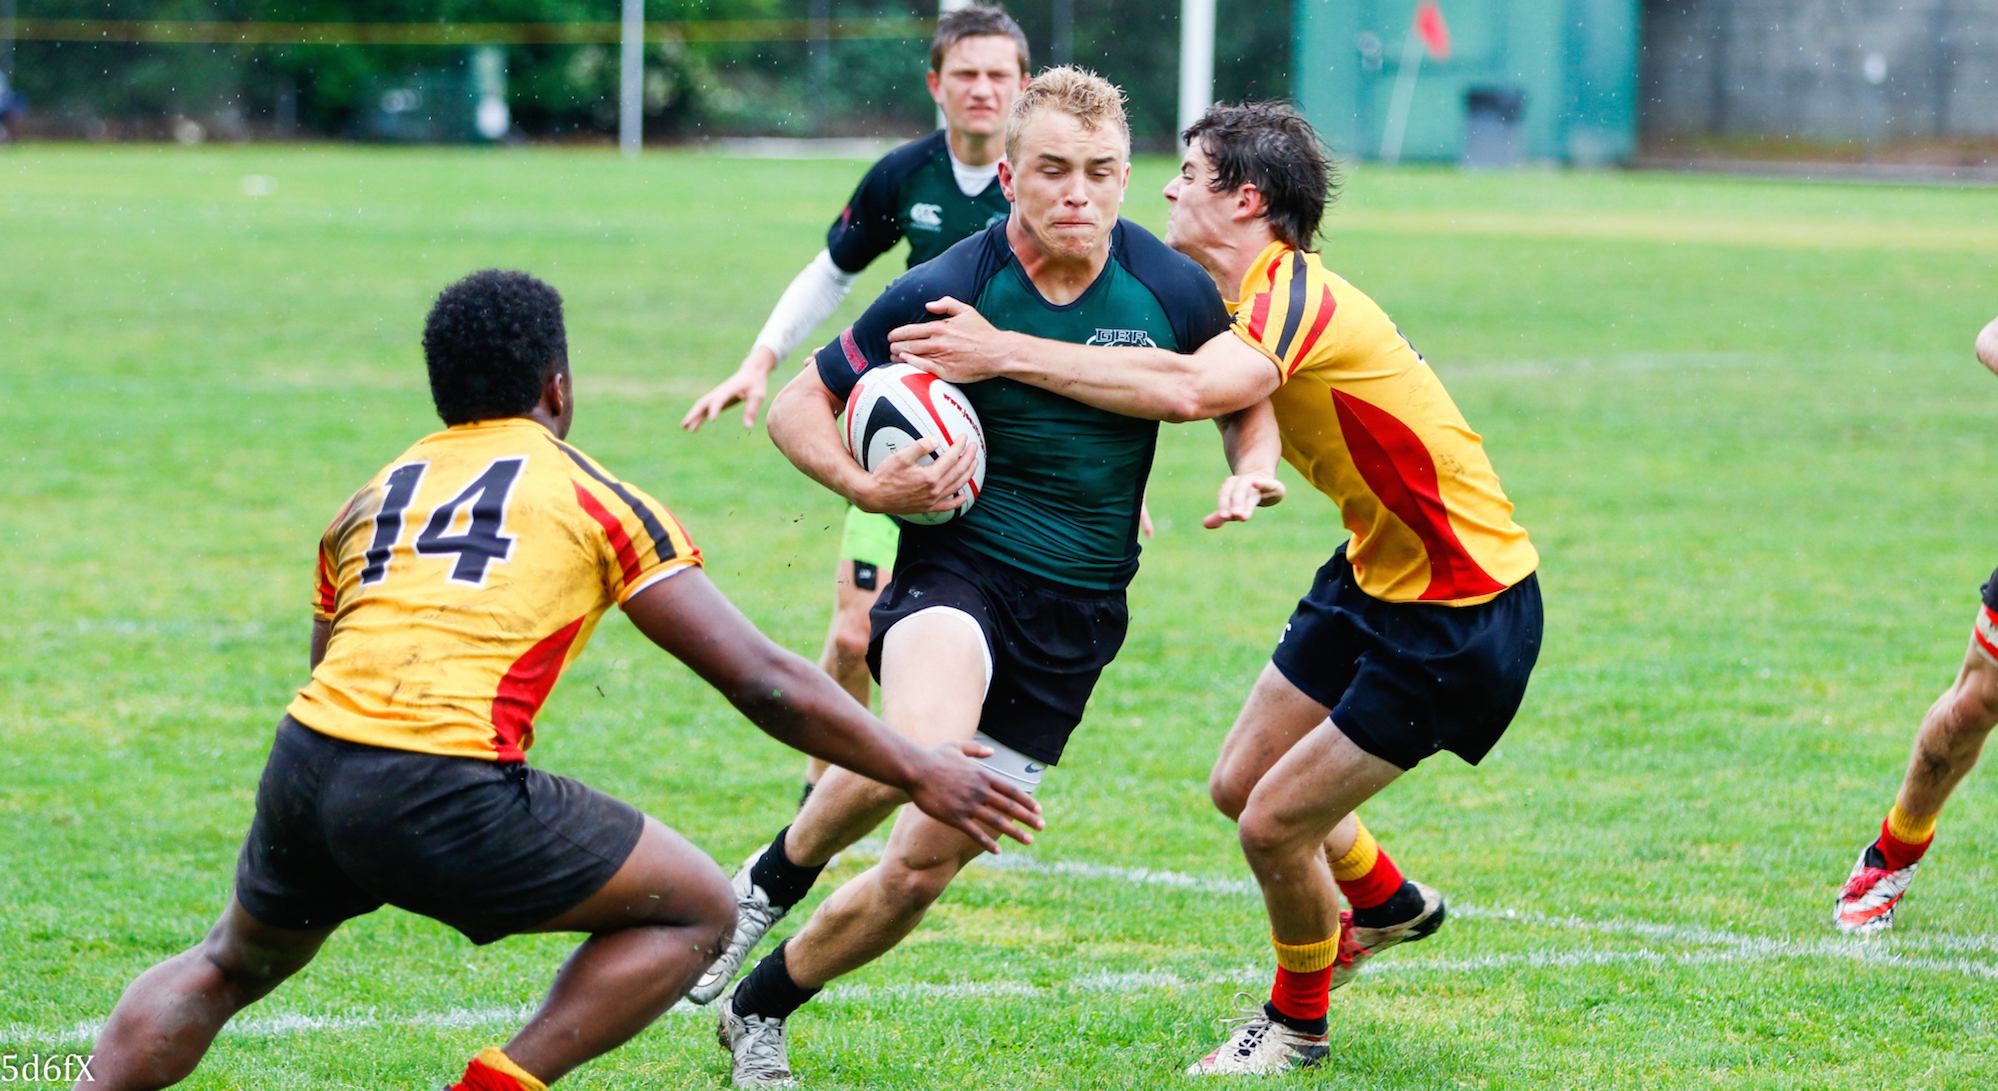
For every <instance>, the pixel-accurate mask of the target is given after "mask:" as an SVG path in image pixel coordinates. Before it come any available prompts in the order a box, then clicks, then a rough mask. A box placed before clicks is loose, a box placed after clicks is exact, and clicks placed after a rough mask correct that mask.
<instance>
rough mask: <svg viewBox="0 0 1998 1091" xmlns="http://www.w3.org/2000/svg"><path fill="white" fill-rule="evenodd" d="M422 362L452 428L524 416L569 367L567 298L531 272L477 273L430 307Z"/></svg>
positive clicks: (441, 412) (439, 410)
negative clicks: (543, 389) (564, 303)
mask: <svg viewBox="0 0 1998 1091" xmlns="http://www.w3.org/2000/svg"><path fill="white" fill-rule="evenodd" d="M423 362H424V364H425V365H427V366H428V367H429V369H430V400H431V401H432V402H433V403H435V404H436V406H437V415H438V416H439V417H442V418H444V423H445V424H467V423H469V422H471V421H480V420H497V419H499V418H501V417H518V416H523V415H525V414H526V413H527V411H528V410H530V409H533V408H534V406H535V403H536V402H539V401H540V400H541V385H542V384H543V383H545V382H547V381H548V376H550V375H552V374H554V373H555V372H556V371H558V370H560V369H562V368H565V367H567V366H568V365H569V338H568V335H567V334H566V333H565V332H564V331H563V327H562V295H561V293H559V292H557V291H556V290H555V289H554V288H551V287H549V286H548V285H547V284H546V283H544V282H543V281H540V280H537V279H536V278H534V277H531V276H528V275H527V274H526V273H514V272H508V271H506V270H503V269H484V270H481V271H479V272H476V273H473V274H472V275H471V276H468V277H466V278H465V279H463V280H461V281H459V282H458V283H456V284H453V285H451V286H450V287H449V288H446V289H444V290H443V291H442V292H441V293H439V294H438V296H437V302H436V303H435V304H433V305H432V306H431V308H430V317H429V318H427V319H425V320H424V323H423Z"/></svg>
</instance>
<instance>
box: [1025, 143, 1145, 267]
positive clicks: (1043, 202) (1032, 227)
mask: <svg viewBox="0 0 1998 1091" xmlns="http://www.w3.org/2000/svg"><path fill="white" fill-rule="evenodd" d="M1017 150H1018V152H1019V158H1018V160H1017V161H1014V160H1011V159H1009V160H1008V161H1006V162H1003V163H1001V164H1000V165H999V184H1000V185H1001V186H1003V187H1004V188H1005V191H1006V198H1007V199H1008V200H1010V201H1012V202H1013V218H1014V220H1015V221H1016V222H1018V224H1019V225H1020V228H1021V229H1022V230H1024V231H1025V232H1026V233H1027V236H1028V237H1029V238H1030V239H1032V240H1033V241H1034V243H1035V244H1036V245H1037V246H1039V247H1040V249H1041V250H1042V251H1043V252H1045V253H1046V254H1047V255H1048V256H1049V257H1052V258H1058V259H1070V260H1074V259H1081V258H1088V257H1091V256H1092V255H1094V254H1095V253H1096V252H1097V251H1098V250H1099V249H1100V248H1102V247H1106V246H1108V245H1109V242H1110V230H1111V229H1112V228H1114V227H1116V226H1117V210H1118V209H1119V208H1121V207H1123V204H1124V187H1125V185H1126V184H1127V183H1129V182H1130V180H1131V157H1130V149H1128V148H1126V147H1125V146H1124V138H1123V134H1122V133H1119V132H1118V131H1116V130H1115V129H1112V128H1109V127H1108V126H1105V127H1104V128H1101V129H1091V128H1088V127H1086V126H1084V125H1083V124H1082V122H1080V121H1077V120H1076V119H1075V118H1073V117H1071V116H1069V115H1068V114H1065V113H1062V112H1061V111H1059V110H1042V111H1040V112H1039V113H1037V114H1035V115H1034V116H1033V117H1032V118H1029V119H1028V121H1027V124H1026V127H1025V128H1023V129H1022V130H1021V131H1020V137H1019V145H1018V149H1017Z"/></svg>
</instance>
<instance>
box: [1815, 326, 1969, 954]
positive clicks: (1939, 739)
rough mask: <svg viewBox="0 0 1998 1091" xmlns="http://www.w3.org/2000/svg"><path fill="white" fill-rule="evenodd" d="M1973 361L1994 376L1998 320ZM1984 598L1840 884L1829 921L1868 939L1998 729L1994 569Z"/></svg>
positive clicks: (1889, 918)
mask: <svg viewBox="0 0 1998 1091" xmlns="http://www.w3.org/2000/svg"><path fill="white" fill-rule="evenodd" d="M1976 352H1977V358H1978V360H1980V361H1981V362H1982V363H1983V364H1984V366H1985V367H1988V368H1990V369H1991V370H1992V372H1993V373H1998V319H1994V320H1993V321H1992V322H1991V323H1990V324H1989V325H1987V326H1985V327H1984V330H1983V332H1981V333H1979V334H1978V335H1977V344H1976ZM1983 597H1984V602H1983V604H1982V606H1981V608H1980V609H1979V611H1978V614H1977V620H1976V621H1975V622H1974V623H1973V624H1972V626H1971V631H1970V647H1968V648H1967V649H1965V650H1964V653H1963V666H1962V667H1960V668H1958V670H1957V672H1956V681H1955V682H1954V683H1952V684H1951V685H1950V687H1949V688H1948V689H1946V690H1944V691H1943V695H1942V696H1941V697H1938V698H1936V702H1935V704H1933V705H1931V706H1929V711H1928V713H1927V714H1926V715H1924V716H1923V717H1922V726H1921V728H1920V730H1918V731H1917V732H1916V734H1915V752H1914V754H1912V755H1911V756H1910V757H1909V758H1908V771H1907V773H1906V775H1904V776H1903V777H1902V779H1901V791H1900V793H1899V794H1898V795H1897V796H1896V797H1895V799H1894V805H1893V806H1892V807H1890V808H1888V810H1887V817H1886V818H1885V819H1884V820H1883V821H1882V822H1881V823H1880V836H1879V837H1877V838H1875V839H1874V840H1873V841H1872V842H1871V843H1869V844H1868V845H1867V846H1866V847H1865V848H1863V849H1861V850H1859V859H1858V861H1856V862H1855V863H1854V864H1853V865H1852V873H1851V874H1849V875H1847V876H1846V880H1845V885H1844V886H1843V887H1841V888H1839V892H1838V897H1837V899H1836V900H1835V901H1834V903H1833V906H1832V925H1833V926H1834V927H1836V928H1837V929H1838V930H1839V931H1841V932H1847V933H1850V934H1852V935H1856V936H1870V935H1876V934H1878V933H1881V932H1885V931H1886V930H1887V929H1889V928H1892V927H1893V926H1894V911H1895V909H1896V908H1897V907H1899V905H1900V904H1901V897H1902V895H1904V894H1906V893H1907V892H1908V885H1909V884H1910V883H1913V882H1914V881H1915V867H1916V865H1917V864H1918V863H1919V862H1920V861H1921V859H1922V856H1923V854H1925V853H1927V852H1928V851H1929V846H1930V845H1931V844H1933V843H1934V842H1935V836H1936V819H1937V818H1938V817H1940V816H1941V814H1942V809H1943V804H1944V803H1946V802H1948V801H1949V796H1950V793H1951V792H1953V791H1955V790H1956V786H1957V785H1958V784H1960V783H1962V782H1963V778H1964V777H1966V776H1969V775H1970V770H1971V767H1972V766H1975V765H1976V764H1977V756H1978V754H1979V753H1981V752H1982V751H1983V749H1984V740H1985V739H1986V738H1987V737H1989V736H1990V734H1991V729H1992V728H1993V727H1998V572H1993V573H1992V574H1991V579H1990V580H1989V581H1988V582H1986V583H1985V585H1984V596H1983Z"/></svg>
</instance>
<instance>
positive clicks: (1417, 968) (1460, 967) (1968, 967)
mask: <svg viewBox="0 0 1998 1091" xmlns="http://www.w3.org/2000/svg"><path fill="white" fill-rule="evenodd" d="M882 847H883V845H882V843H881V842H880V841H877V840H871V839H870V840H869V841H863V842H861V843H860V844H857V845H855V846H853V848H852V849H849V850H848V854H849V855H851V856H853V857H855V858H856V859H862V860H865V859H871V858H877V857H878V856H879V854H880V851H881V849H882ZM980 859H981V860H982V861H983V862H984V865H985V866H986V867H989V868H991V869H993V870H998V871H1015V872H1023V873H1027V874H1038V875H1061V876H1072V877H1075V878H1081V879H1095V880H1104V881H1109V882H1120V883H1128V884H1133V885H1140V886H1158V887H1167V888H1171V889H1175V890H1186V891H1191V892H1195V893H1203V894H1228V895H1237V896H1249V895H1254V894H1256V893H1257V891H1256V886H1255V884H1254V883H1252V882H1250V881H1249V880H1246V879H1226V878H1218V877H1204V876H1197V875H1187V874H1185V873H1183V872H1177V871H1168V870H1164V869H1158V868H1132V867H1120V866H1117V865H1114V864H1092V863H1087V862H1083V861H1075V860H1053V861H1041V860H1035V859H1034V858H1032V857H1030V856H1028V855H1026V854H1025V853H1019V852H1012V853H1007V854H1005V855H1003V856H999V857H992V856H986V857H981V858H980ZM1450 914H1451V916H1453V917H1456V918H1459V919H1465V920H1481V921H1494V922H1508V923H1512V924H1516V925H1519V926H1521V927H1527V928H1536V929H1554V930H1560V931H1571V932H1582V933H1592V934H1597V935H1606V936H1631V937H1635V938H1638V939H1644V940H1652V941H1657V942H1661V943H1670V944H1678V945H1684V946H1687V947H1691V948H1694V949H1693V950H1665V951H1661V950H1656V949H1652V948H1648V947H1638V948H1631V949H1582V950H1569V951H1528V952H1520V953H1509V954H1496V955H1484V956H1478V957H1473V958H1460V959H1452V958H1429V959H1425V958H1420V957H1400V956H1397V957H1395V958H1394V959H1391V960H1388V961H1384V962H1375V963H1371V964H1369V965H1368V966H1367V967H1366V969H1365V970H1364V971H1362V972H1363V973H1364V974H1366V975H1367V976H1376V975H1383V974H1385V975H1401V974H1474V973H1486V972H1489V971H1492V970H1505V969H1559V968H1567V967H1587V966H1596V967H1607V966H1647V967H1664V966H1703V965H1721V964H1742V963H1761V962H1773V961H1778V960H1783V959H1846V960H1849V961H1853V962H1859V963H1864V964H1867V965H1872V966H1881V967H1887V968H1893V969H1899V970H1907V971H1915V972H1927V973H1940V974H1950V975H1958V976H1966V977H1976V978H1981V979H1984V980H1998V962H1983V961H1979V960H1976V959H1967V958H1935V957H1928V956H1924V955H1911V954H1903V953H1900V950H1899V949H1901V948H1909V947H1913V948H1917V949H1919V948H1921V947H1924V946H1927V947H1934V948H1940V949H1943V950H1949V951H1967V952H1983V953H1989V952H1993V951H1998V937H1990V936H1939V937H1934V938H1933V939H1927V938H1921V939H1916V938H1902V939H1895V938H1891V937H1890V938H1884V939H1874V940H1859V939H1841V938H1836V937H1830V936H1827V937H1823V938H1817V939H1808V940H1795V939H1782V938H1772V937H1765V936H1755V935H1751V934H1748V933H1743V932H1736V931H1733V930H1730V929H1726V928H1696V927H1689V926H1685V925H1676V924H1658V923H1653V922H1649V921H1632V920H1621V919H1608V920H1589V919H1586V918H1583V917H1572V916H1555V915H1552V914H1547V913H1539V912H1535V911H1532V910H1518V909H1500V908H1495V907H1488V906H1480V905H1469V904H1453V905H1451V907H1450ZM1268 974H1269V969H1268V968H1267V967H1264V966H1259V965H1252V966H1245V967H1242V968H1239V969H1236V970H1232V971H1227V972H1224V973H1219V974H1211V975H1208V976H1206V977H1192V978H1189V977H1181V976H1180V975H1178V974H1174V973H1168V972H1158V971H1153V972H1134V973H1115V974H1111V973H1090V974H1083V975H1080V976H1077V977H1073V978H1069V979H1067V980H1064V981H1060V982H1057V983H1055V984H1052V985H1046V984H1035V983H1033V982H1028V981H966V982H955V983H947V984H937V983H927V982H909V983H904V984H898V985H834V986H832V987H831V988H829V989H827V990H826V991H825V992H824V993H823V994H822V995H823V997H824V1000H825V1001H830V1002H833V1003H838V1002H842V1001H849V1002H851V1001H887V1002H894V1001H902V1000H935V999H952V1000H967V1001H975V1000H986V999H996V998H1001V997H1049V996H1054V995H1057V994H1059V993H1061V992H1064V991H1067V992H1085V993H1099V994H1108V995H1132V994H1137V993H1144V992H1154V991H1159V990H1164V989H1191V988H1203V987H1213V986H1230V985H1233V986H1256V985H1260V984H1262V983H1263V981H1264V979H1265V978H1266V977H1267V976H1268ZM711 1010H712V1009H707V1008H699V1007H695V1006H693V1005H691V1004H687V1003H684V1002H683V1003H681V1004H679V1005H677V1006H676V1007H674V1008H673V1009H672V1010H671V1011H669V1012H667V1015H668V1016H670V1017H678V1018H701V1017H705V1016H706V1015H707V1014H708V1013H709V1012H710V1011H711ZM532 1012H533V1008H532V1007H531V1006H512V1007H493V1008H479V1009H472V1010H466V1009H452V1010H450V1011H444V1012H432V1013H426V1014H420V1015H411V1016H401V1017H390V1018H384V1017H382V1016H379V1015H373V1014H369V1015H331V1016H316V1015H302V1014H296V1013H282V1014H272V1015H265V1016H257V1017H252V1018H248V1019H239V1020H237V1021H236V1022H233V1023H231V1024H229V1026H228V1027H227V1028H226V1029H225V1030H224V1031H223V1033H224V1034H228V1035H232V1036H239V1037H279V1036H285V1035H291V1034H298V1033H302V1032H306V1031H342V1030H366V1029H372V1028H377V1027H412V1028H441V1029H461V1028H471V1027H486V1026H512V1025H517V1024H519V1023H521V1022H524V1021H525V1020H526V1019H527V1017H528V1016H529V1015H530V1014H532ZM103 1026H104V1024H103V1021H102V1020H91V1021H83V1022H78V1023H73V1024H70V1025H69V1026H67V1027H44V1026H33V1025H29V1024H18V1023H17V1024H0V1046H24V1047H28V1048H47V1047H54V1046H63V1045H71V1044H79V1043H87V1042H89V1041H92V1040H94V1039H95V1038H96V1037H97V1033H98V1031H100V1030H102V1029H103Z"/></svg>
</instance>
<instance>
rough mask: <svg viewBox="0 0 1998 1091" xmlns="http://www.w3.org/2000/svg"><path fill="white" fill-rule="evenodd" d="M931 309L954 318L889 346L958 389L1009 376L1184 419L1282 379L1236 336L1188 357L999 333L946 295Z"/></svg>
mask: <svg viewBox="0 0 1998 1091" xmlns="http://www.w3.org/2000/svg"><path fill="white" fill-rule="evenodd" d="M930 309H931V310H932V311H935V312H937V313H939V314H944V315H948V316H949V317H948V318H946V319H945V320H943V321H937V322H923V323H918V324H916V325H910V326H902V327H900V328H898V329H896V330H894V331H893V332H891V333H890V334H889V335H888V343H889V348H890V349H891V350H892V351H893V352H894V353H895V354H896V358H897V359H899V360H901V361H904V362H906V363H910V364H914V365H915V366H917V367H919V368H922V369H923V370H924V371H928V372H931V373H933V374H935V375H937V376H939V377H941V378H944V379H947V380H949V381H951V382H954V383H973V382H978V381H980V380H983V379H990V378H995V377H998V376H1005V377H1006V378H1009V379H1016V380H1018V381H1020V382H1023V383H1026V384H1028V385H1030V386H1038V387H1040V388H1042V389H1044V390H1050V391H1053V392H1054V393H1057V394H1060V395H1063V396H1064V397H1069V398H1074V399H1075V400H1076V401H1079V402H1082V403H1084V404H1087V405H1093V406H1096V407H1097V408H1098V409H1107V410H1109V411H1110V412H1112V413H1122V414H1124V415H1125V416H1127V417H1144V418H1146V419H1149V420H1164V421H1173V422H1180V421H1189V420H1206V419H1208V418H1210V417H1218V416H1220V415H1222V414H1224V413H1232V412H1235V411H1236V410H1239V409H1246V408H1248V407H1249V406H1252V405H1254V404H1256V403H1257V402H1259V401H1262V400H1263V399H1264V398H1267V397H1269V395H1270V393H1271V392H1272V391H1274V390H1275V389H1276V388H1277V386H1278V385H1279V384H1280V382H1281V380H1282V376H1281V375H1280V374H1279V373H1278V372H1277V369H1276V365H1275V364H1273V363H1271V362H1270V359H1269V357H1267V356H1264V355H1263V354H1262V353H1261V352H1260V351H1258V350H1256V349H1255V348H1253V347H1251V346H1250V345H1249V343H1248V342H1246V341H1243V340H1242V339H1241V338H1240V337H1237V336H1235V335H1234V334H1232V333H1225V332H1224V333H1222V334H1220V335H1218V336H1216V337H1214V338H1213V339H1212V340H1210V341H1208V342H1207V343H1206V344H1204V345H1202V346H1200V348H1199V349H1198V350H1197V351H1195V352H1193V353H1192V354H1190V355H1189V354H1185V353H1178V352H1171V351H1169V350H1166V349H1159V348H1107V347H1102V346H1089V345H1076V344H1071V343H1069V342H1066V341H1050V340H1046V339H1043V338H1039V337H1029V336H1027V335H1026V334H1022V333H1013V332H1009V331H1006V330H1000V329H995V328H994V327H993V326H992V324H991V323H989V322H987V321H985V318H984V316H983V315H980V314H979V313H978V312H977V311H976V310H974V309H973V308H972V307H970V306H969V305H967V304H964V303H960V302H958V301H957V300H955V299H940V300H938V301H937V302H935V303H932V304H931V305H930Z"/></svg>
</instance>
